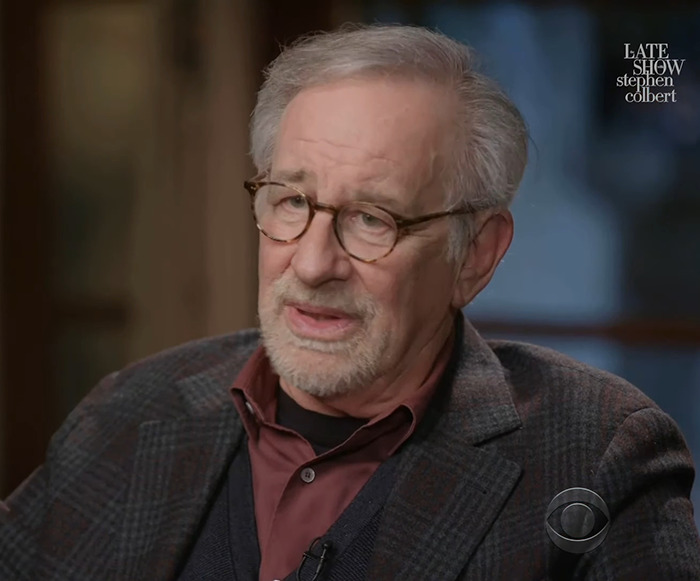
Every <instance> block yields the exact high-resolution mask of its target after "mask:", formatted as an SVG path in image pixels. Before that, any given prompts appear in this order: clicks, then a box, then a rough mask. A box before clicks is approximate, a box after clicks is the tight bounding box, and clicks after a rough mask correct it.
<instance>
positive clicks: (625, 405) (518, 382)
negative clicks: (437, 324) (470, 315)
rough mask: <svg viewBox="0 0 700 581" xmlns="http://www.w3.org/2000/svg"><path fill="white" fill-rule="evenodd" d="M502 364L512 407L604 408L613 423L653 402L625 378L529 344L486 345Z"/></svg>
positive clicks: (562, 410) (573, 410)
mask: <svg viewBox="0 0 700 581" xmlns="http://www.w3.org/2000/svg"><path fill="white" fill-rule="evenodd" d="M488 343H489V346H490V347H491V349H492V350H493V352H494V353H495V355H496V356H497V357H498V359H499V361H500V363H501V365H502V366H503V370H504V373H505V375H506V377H507V379H508V382H509V384H510V386H511V390H512V395H513V399H514V401H515V403H516V406H517V407H519V408H521V407H523V406H526V404H528V403H533V402H534V401H537V402H539V403H541V404H545V407H549V406H548V405H547V404H550V405H551V406H556V407H557V410H558V412H559V413H566V412H569V413H572V414H578V415H579V416H580V415H581V414H584V415H585V412H586V410H592V411H593V410H595V412H597V413H599V412H601V411H603V410H605V411H606V412H607V413H609V414H613V415H616V416H617V419H616V420H614V419H613V418H612V417H611V418H610V419H611V420H612V421H613V422H614V423H618V422H619V421H622V420H623V419H624V418H625V417H626V416H627V415H629V414H631V413H633V412H635V411H638V410H640V409H645V408H654V409H658V408H657V406H656V404H655V403H654V402H653V401H652V400H651V399H650V398H649V397H648V396H646V395H645V394H644V393H642V391H640V390H639V389H638V388H637V387H635V386H634V385H632V384H631V383H629V382H628V381H626V380H625V379H623V378H621V377H619V376H617V375H615V374H613V373H610V372H607V371H604V370H602V369H598V368H596V367H593V366H592V365H588V364H586V363H583V362H581V361H578V360H576V359H574V358H573V357H570V356H568V355H565V354H563V353H560V352H558V351H555V350H554V349H549V348H547V347H541V346H538V345H533V344H530V343H523V342H517V341H489V342H488Z"/></svg>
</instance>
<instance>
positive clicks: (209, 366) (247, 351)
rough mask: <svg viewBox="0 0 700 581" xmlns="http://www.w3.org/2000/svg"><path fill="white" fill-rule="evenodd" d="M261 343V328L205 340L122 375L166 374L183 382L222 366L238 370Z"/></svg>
mask: <svg viewBox="0 0 700 581" xmlns="http://www.w3.org/2000/svg"><path fill="white" fill-rule="evenodd" d="M259 344H260V332H259V330H258V329H244V330H242V331H237V332H235V333H229V334H226V335H220V336H216V337H204V338H201V339H195V340H192V341H189V342H187V343H183V344H181V345H177V346H174V347H170V348H168V349H165V350H163V351H160V352H158V353H155V354H154V355H149V356H148V357H145V358H143V359H140V360H138V361H136V362H134V363H132V364H130V365H128V366H127V367H125V368H124V370H123V371H121V372H120V373H121V374H122V375H128V376H141V375H143V374H153V373H155V374H165V375H167V376H169V377H171V378H173V379H177V380H179V379H184V378H186V377H190V376H193V375H197V374H200V373H207V372H211V371H212V370H215V369H217V368H218V367H220V366H225V367H227V368H230V369H238V368H241V367H243V365H244V364H245V363H246V361H247V360H248V358H249V357H250V356H251V355H252V354H253V352H254V351H255V350H256V349H257V348H258V346H259Z"/></svg>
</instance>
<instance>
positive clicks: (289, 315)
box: [284, 303, 359, 341]
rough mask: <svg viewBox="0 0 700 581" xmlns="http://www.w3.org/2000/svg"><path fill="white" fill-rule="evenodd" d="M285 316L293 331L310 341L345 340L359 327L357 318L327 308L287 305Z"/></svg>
mask: <svg viewBox="0 0 700 581" xmlns="http://www.w3.org/2000/svg"><path fill="white" fill-rule="evenodd" d="M284 314H285V318H286V320H287V324H288V325H289V328H290V329H291V331H292V332H293V333H294V334H295V335H298V336H300V337H306V338H309V339H319V340H325V341H334V340H339V339H344V338H345V337H346V336H347V335H348V334H349V333H351V332H352V331H353V330H354V329H355V328H356V327H357V326H358V325H359V320H358V318H357V317H355V316H353V315H350V314H348V313H345V312H343V311H340V310H338V309H330V308H326V307H316V306H312V305H305V304H296V303H291V304H287V305H285V307H284Z"/></svg>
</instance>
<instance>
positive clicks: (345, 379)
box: [263, 332, 388, 398]
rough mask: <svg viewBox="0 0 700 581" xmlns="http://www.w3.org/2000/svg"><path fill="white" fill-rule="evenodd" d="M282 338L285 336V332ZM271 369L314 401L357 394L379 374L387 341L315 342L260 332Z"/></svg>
mask: <svg viewBox="0 0 700 581" xmlns="http://www.w3.org/2000/svg"><path fill="white" fill-rule="evenodd" d="M285 335H286V333H285ZM263 343H264V345H265V350H266V351H267V355H268V357H269V358H270V362H271V364H272V368H273V369H274V370H275V373H277V375H279V376H280V377H281V378H282V379H284V381H285V382H287V383H288V384H290V385H293V386H294V387H295V388H297V389H299V390H301V391H303V392H305V393H308V394H309V395H312V396H314V397H318V398H330V397H337V396H340V395H346V394H348V393H352V392H357V391H361V390H362V389H364V388H365V387H366V386H368V385H370V384H371V383H373V382H374V381H375V380H376V379H377V378H378V377H379V376H380V375H381V365H380V364H381V361H382V354H383V353H385V350H386V346H387V345H388V341H384V340H382V341H379V342H366V341H362V342H358V341H352V340H348V341H332V342H331V341H318V340H312V339H303V338H299V337H296V336H293V335H292V336H289V337H284V338H283V337H280V334H278V333H274V332H273V333H265V332H263Z"/></svg>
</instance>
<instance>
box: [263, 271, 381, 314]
mask: <svg viewBox="0 0 700 581" xmlns="http://www.w3.org/2000/svg"><path fill="white" fill-rule="evenodd" d="M272 296H273V298H274V302H275V305H276V306H277V308H280V309H281V308H282V307H283V306H284V305H285V303H289V302H299V303H306V304H308V305H311V306H314V307H325V308H328V309H337V310H339V311H343V312H344V313H347V314H348V315H351V316H354V317H358V318H366V317H372V316H375V315H376V314H377V311H378V309H377V306H376V303H375V302H374V300H373V299H372V298H371V297H368V296H367V295H364V296H363V295H360V296H358V295H357V294H356V293H352V294H351V293H350V292H349V291H348V290H347V289H346V288H340V287H339V286H337V285H334V284H330V283H329V284H328V285H324V286H320V287H317V288H310V287H308V286H306V285H304V284H303V283H302V282H300V281H299V280H297V279H295V278H292V277H282V278H279V279H277V280H276V281H275V282H274V283H273V285H272Z"/></svg>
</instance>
